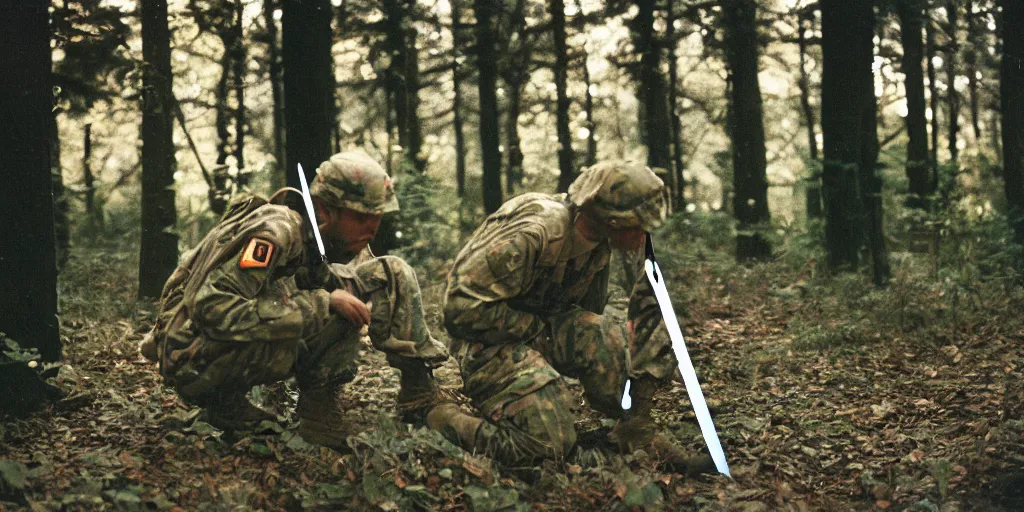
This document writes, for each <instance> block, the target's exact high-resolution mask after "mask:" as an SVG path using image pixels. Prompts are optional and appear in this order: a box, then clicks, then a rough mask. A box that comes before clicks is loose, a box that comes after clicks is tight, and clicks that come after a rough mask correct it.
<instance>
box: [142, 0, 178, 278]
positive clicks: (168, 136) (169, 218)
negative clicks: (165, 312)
mask: <svg viewBox="0 0 1024 512" xmlns="http://www.w3.org/2000/svg"><path fill="white" fill-rule="evenodd" d="M141 10H142V58H143V60H144V62H145V63H144V65H143V72H142V85H143V93H142V243H141V247H140V251H139V296H140V297H145V298H156V297H159V296H160V292H161V291H162V290H163V286H164V281H166V280H167V278H168V277H169V276H170V275H171V272H173V271H174V269H175V267H177V266H178V235H177V234H176V233H175V232H174V231H173V230H174V225H175V223H176V221H177V210H176V209H175V205H174V171H175V167H176V163H175V161H174V140H173V128H174V124H173V123H174V110H173V109H174V97H173V95H172V91H171V80H172V77H173V75H172V74H171V39H170V31H169V30H168V27H167V2H166V0H147V1H145V2H142V3H141Z"/></svg>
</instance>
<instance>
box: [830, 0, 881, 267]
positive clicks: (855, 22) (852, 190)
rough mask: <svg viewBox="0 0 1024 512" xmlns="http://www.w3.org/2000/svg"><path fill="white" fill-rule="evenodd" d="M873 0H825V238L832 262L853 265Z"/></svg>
mask: <svg viewBox="0 0 1024 512" xmlns="http://www.w3.org/2000/svg"><path fill="white" fill-rule="evenodd" d="M871 3H872V2H871V0H822V2H821V28H822V41H821V49H822V57H823V59H822V60H823V62H822V76H821V81H822V83H821V129H822V133H823V134H824V139H825V155H824V156H825V159H824V174H823V178H822V184H823V192H824V195H825V212H826V213H825V244H826V248H827V251H828V266H829V268H830V269H832V270H834V271H854V270H856V269H857V268H858V266H859V263H860V258H859V253H860V248H861V246H862V244H863V242H864V235H863V228H862V223H863V221H864V218H865V216H864V214H863V210H864V209H863V206H862V202H861V196H860V193H859V190H858V168H859V167H860V165H861V148H862V145H861V140H860V135H861V124H862V120H863V115H864V111H863V109H862V107H861V106H862V105H863V100H864V95H863V94H862V89H863V85H862V84H863V82H864V79H863V77H864V76H865V75H870V73H871V62H870V61H865V60H864V59H862V58H861V55H859V53H860V52H858V51H857V49H856V48H857V47H858V46H863V45H864V44H865V43H863V41H864V40H865V39H866V40H867V41H868V44H870V42H871V39H872V36H873V31H874V27H873V22H874V12H873V10H872V5H871Z"/></svg>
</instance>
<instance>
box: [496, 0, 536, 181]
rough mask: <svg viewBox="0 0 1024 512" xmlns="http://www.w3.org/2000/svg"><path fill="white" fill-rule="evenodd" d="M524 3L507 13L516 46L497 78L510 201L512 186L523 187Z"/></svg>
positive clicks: (527, 59)
mask: <svg viewBox="0 0 1024 512" xmlns="http://www.w3.org/2000/svg"><path fill="white" fill-rule="evenodd" d="M525 9H526V5H525V1H524V0H517V1H516V3H515V7H513V8H512V12H510V13H507V16H508V18H509V19H508V22H507V23H508V24H509V25H510V26H511V28H509V31H510V32H514V34H515V38H516V40H517V43H516V45H512V44H511V42H510V44H509V53H510V55H508V56H507V57H506V58H505V60H504V65H503V66H501V74H502V77H503V79H504V81H505V86H506V87H505V89H506V90H507V91H508V92H507V93H506V97H507V99H506V101H505V103H506V104H505V110H506V112H505V154H506V155H508V164H507V165H506V167H505V192H506V193H507V194H508V195H509V197H511V196H512V195H513V194H514V193H515V187H516V185H522V183H523V148H522V143H521V140H520V138H519V115H520V113H521V111H522V98H523V84H525V83H526V81H527V79H528V78H529V76H530V59H531V58H532V54H533V52H532V51H531V50H532V48H531V46H532V44H531V43H530V42H529V41H528V38H529V37H530V36H529V35H528V34H527V31H526V15H525V12H524V11H525Z"/></svg>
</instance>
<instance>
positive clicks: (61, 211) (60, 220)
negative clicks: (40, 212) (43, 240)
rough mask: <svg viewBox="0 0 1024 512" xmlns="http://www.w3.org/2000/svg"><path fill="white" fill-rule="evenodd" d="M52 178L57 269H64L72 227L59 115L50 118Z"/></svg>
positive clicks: (54, 114) (69, 246)
mask: <svg viewBox="0 0 1024 512" xmlns="http://www.w3.org/2000/svg"><path fill="white" fill-rule="evenodd" d="M50 117H51V118H52V120H51V121H50V177H51V178H53V224H54V225H53V228H54V235H55V236H56V237H57V267H58V268H59V269H63V268H64V264H65V263H67V261H68V251H69V250H70V248H71V225H70V219H69V218H68V194H67V190H66V189H65V187H64V170H63V166H61V163H60V162H61V158H60V156H61V155H60V154H61V151H60V130H58V127H57V115H56V113H53V115H51V116H50Z"/></svg>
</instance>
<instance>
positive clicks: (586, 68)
mask: <svg viewBox="0 0 1024 512" xmlns="http://www.w3.org/2000/svg"><path fill="white" fill-rule="evenodd" d="M575 1H576V13H577V15H576V20H574V24H575V25H576V30H577V31H578V32H579V33H584V32H586V30H587V25H586V23H587V21H586V17H585V16H583V2H582V1H581V0H575ZM579 51H581V52H582V53H583V55H582V56H581V57H580V58H581V59H582V60H581V61H580V62H581V65H580V67H581V68H583V85H585V86H586V88H587V89H586V92H585V94H584V96H583V98H584V99H583V111H584V112H586V115H587V130H588V131H587V153H586V157H585V159H584V161H583V165H584V166H589V165H594V164H595V163H597V123H596V122H594V94H593V93H592V92H591V90H590V86H591V84H592V82H591V80H590V65H589V63H588V60H589V58H590V56H589V55H588V54H587V51H586V48H583V47H581V48H579Z"/></svg>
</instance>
